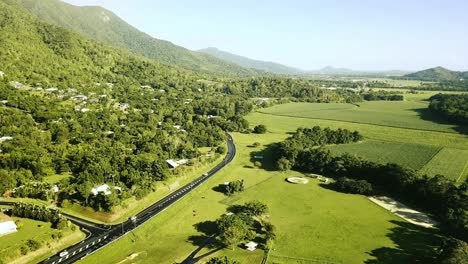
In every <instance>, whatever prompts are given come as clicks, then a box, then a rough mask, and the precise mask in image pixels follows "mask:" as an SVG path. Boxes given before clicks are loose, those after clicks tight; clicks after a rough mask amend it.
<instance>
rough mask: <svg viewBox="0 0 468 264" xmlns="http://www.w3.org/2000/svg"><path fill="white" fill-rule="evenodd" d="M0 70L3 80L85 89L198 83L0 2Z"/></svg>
mask: <svg viewBox="0 0 468 264" xmlns="http://www.w3.org/2000/svg"><path fill="white" fill-rule="evenodd" d="M0 36H1V37H0V62H1V63H0V71H3V72H4V74H5V76H4V77H3V78H2V79H3V81H7V80H9V81H18V82H21V83H28V84H35V83H39V82H40V83H42V84H43V85H44V86H49V87H50V86H55V87H62V88H66V87H76V88H78V87H85V86H87V85H90V84H91V85H94V84H95V82H119V83H123V82H125V83H135V84H149V85H153V87H162V88H166V87H163V86H169V85H173V84H174V83H183V82H184V81H185V80H186V79H190V80H193V79H195V80H196V79H198V77H197V75H195V74H194V73H192V72H189V71H187V70H183V69H180V68H178V67H175V66H168V65H164V64H161V63H157V62H156V61H153V60H150V59H147V58H145V57H143V56H141V55H136V54H134V53H131V52H129V51H127V50H124V49H120V48H115V47H111V46H108V45H106V44H103V43H100V42H97V41H94V40H90V39H87V38H84V37H82V36H80V35H78V34H76V33H74V32H70V31H68V30H66V29H63V28H60V27H57V26H54V25H51V24H49V23H45V22H43V21H42V20H39V19H37V18H36V17H35V16H32V15H31V14H30V13H28V12H27V11H26V10H24V9H23V8H22V7H21V6H19V5H18V4H17V2H16V1H15V0H0Z"/></svg>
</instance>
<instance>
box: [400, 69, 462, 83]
mask: <svg viewBox="0 0 468 264" xmlns="http://www.w3.org/2000/svg"><path fill="white" fill-rule="evenodd" d="M403 77H404V78H408V79H413V80H421V81H436V82H438V81H458V80H460V79H468V72H459V71H451V70H448V69H446V68H443V67H435V68H430V69H426V70H422V71H418V72H414V73H410V74H407V75H405V76H403Z"/></svg>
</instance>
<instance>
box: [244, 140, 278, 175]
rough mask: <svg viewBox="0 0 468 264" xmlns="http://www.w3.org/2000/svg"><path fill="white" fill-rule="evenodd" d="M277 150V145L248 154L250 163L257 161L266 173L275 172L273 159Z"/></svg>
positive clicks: (273, 144)
mask: <svg viewBox="0 0 468 264" xmlns="http://www.w3.org/2000/svg"><path fill="white" fill-rule="evenodd" d="M277 149H278V144H277V143H272V144H268V145H265V146H264V148H263V149H261V150H258V151H252V152H250V161H251V162H252V163H254V162H256V161H259V162H260V163H261V164H262V166H261V168H262V169H264V170H266V171H276V170H277V168H276V162H275V157H276V153H277Z"/></svg>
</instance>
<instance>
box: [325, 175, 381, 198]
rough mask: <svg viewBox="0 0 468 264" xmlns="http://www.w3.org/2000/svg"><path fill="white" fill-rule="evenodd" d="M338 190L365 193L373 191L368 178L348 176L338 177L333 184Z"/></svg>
mask: <svg viewBox="0 0 468 264" xmlns="http://www.w3.org/2000/svg"><path fill="white" fill-rule="evenodd" d="M333 186H334V187H335V189H336V190H338V191H340V192H345V193H354V194H364V195H368V194H371V193H372V185H371V184H370V183H369V182H367V181H366V180H353V179H348V178H346V177H342V178H338V180H337V181H336V182H335V183H334V184H333Z"/></svg>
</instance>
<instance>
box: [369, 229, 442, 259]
mask: <svg viewBox="0 0 468 264" xmlns="http://www.w3.org/2000/svg"><path fill="white" fill-rule="evenodd" d="M390 222H391V223H393V224H395V225H396V226H395V227H393V228H392V229H391V230H390V233H389V234H388V235H387V236H388V237H389V238H390V239H391V240H392V241H393V242H394V243H395V244H396V248H389V247H381V248H377V249H374V250H372V251H371V252H367V253H368V254H369V255H370V256H372V257H375V259H372V260H367V261H366V262H365V263H367V264H394V263H422V264H435V263H437V261H436V256H437V251H436V249H437V247H439V246H440V244H441V241H442V237H441V236H440V235H439V231H438V230H437V229H432V228H424V227H419V226H416V225H413V224H410V223H407V222H403V221H396V220H392V221H390Z"/></svg>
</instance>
